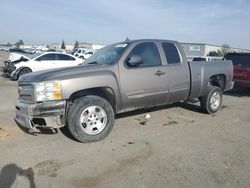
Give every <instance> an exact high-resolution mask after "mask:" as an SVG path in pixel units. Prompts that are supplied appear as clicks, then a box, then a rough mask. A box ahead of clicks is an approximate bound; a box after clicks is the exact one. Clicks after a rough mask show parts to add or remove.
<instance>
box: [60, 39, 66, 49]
mask: <svg viewBox="0 0 250 188" xmlns="http://www.w3.org/2000/svg"><path fill="white" fill-rule="evenodd" d="M61 49H64V50H65V49H66V46H65V43H64V40H62V44H61Z"/></svg>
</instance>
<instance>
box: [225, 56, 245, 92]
mask: <svg viewBox="0 0 250 188" xmlns="http://www.w3.org/2000/svg"><path fill="white" fill-rule="evenodd" d="M224 59H225V60H231V61H232V62H233V66H234V76H233V80H234V81H235V85H238V86H240V87H246V88H250V53H236V52H234V53H228V54H226V55H225V57H224Z"/></svg>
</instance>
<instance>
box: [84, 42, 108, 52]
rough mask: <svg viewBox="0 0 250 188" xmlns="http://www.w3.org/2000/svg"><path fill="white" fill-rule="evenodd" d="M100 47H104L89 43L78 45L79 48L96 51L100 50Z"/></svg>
mask: <svg viewBox="0 0 250 188" xmlns="http://www.w3.org/2000/svg"><path fill="white" fill-rule="evenodd" d="M102 47H104V45H99V44H91V43H87V42H80V43H79V48H89V49H94V50H98V49H101V48H102Z"/></svg>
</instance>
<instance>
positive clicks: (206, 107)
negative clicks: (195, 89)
mask: <svg viewBox="0 0 250 188" xmlns="http://www.w3.org/2000/svg"><path fill="white" fill-rule="evenodd" d="M215 92H218V93H219V95H220V104H219V106H218V108H217V109H215V110H214V109H212V108H211V105H210V99H211V97H212V95H213V94H214V93H215ZM221 104H222V91H221V89H220V88H219V87H212V88H211V89H210V90H209V92H208V94H207V95H206V96H205V97H202V99H201V105H202V108H203V111H204V112H206V113H209V114H213V113H216V112H217V111H218V110H219V109H220V107H221Z"/></svg>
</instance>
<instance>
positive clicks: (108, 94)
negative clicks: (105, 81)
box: [68, 86, 117, 112]
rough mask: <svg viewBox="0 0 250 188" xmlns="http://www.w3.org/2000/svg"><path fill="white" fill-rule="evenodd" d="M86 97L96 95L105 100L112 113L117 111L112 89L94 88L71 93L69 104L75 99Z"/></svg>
mask: <svg viewBox="0 0 250 188" xmlns="http://www.w3.org/2000/svg"><path fill="white" fill-rule="evenodd" d="M87 95H96V96H99V97H102V98H104V99H106V100H107V101H108V102H109V103H110V104H111V106H112V108H113V110H114V112H116V111H117V103H116V97H115V93H114V91H113V89H112V88H111V87H107V86H103V87H95V88H89V89H83V90H79V91H76V92H74V93H72V94H71V95H70V97H69V99H68V101H69V103H73V102H74V101H75V100H76V99H79V98H81V97H84V96H87Z"/></svg>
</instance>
